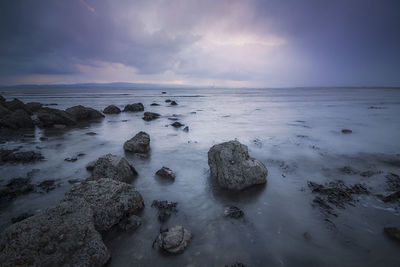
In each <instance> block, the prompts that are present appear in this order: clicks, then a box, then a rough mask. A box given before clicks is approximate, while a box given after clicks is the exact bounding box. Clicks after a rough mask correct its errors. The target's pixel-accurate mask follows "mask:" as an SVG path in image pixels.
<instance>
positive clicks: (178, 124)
mask: <svg viewBox="0 0 400 267" xmlns="http://www.w3.org/2000/svg"><path fill="white" fill-rule="evenodd" d="M184 125H185V124H182V123H180V122H179V121H176V122H174V123H172V124H171V126H173V127H175V128H180V127H182V126H184Z"/></svg>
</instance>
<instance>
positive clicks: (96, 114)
mask: <svg viewBox="0 0 400 267" xmlns="http://www.w3.org/2000/svg"><path fill="white" fill-rule="evenodd" d="M65 111H66V112H67V113H69V114H71V115H72V116H74V118H75V120H77V121H82V120H91V119H100V118H104V115H103V114H101V112H100V111H98V110H95V109H93V108H88V107H84V106H81V105H78V106H74V107H70V108H67V109H66V110H65Z"/></svg>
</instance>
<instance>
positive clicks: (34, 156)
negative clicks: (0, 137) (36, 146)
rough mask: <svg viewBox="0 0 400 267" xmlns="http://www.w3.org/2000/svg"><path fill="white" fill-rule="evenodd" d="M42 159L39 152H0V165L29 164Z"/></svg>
mask: <svg viewBox="0 0 400 267" xmlns="http://www.w3.org/2000/svg"><path fill="white" fill-rule="evenodd" d="M43 159H44V157H43V156H42V154H41V153H40V152H35V151H14V150H0V163H30V162H35V161H39V160H43Z"/></svg>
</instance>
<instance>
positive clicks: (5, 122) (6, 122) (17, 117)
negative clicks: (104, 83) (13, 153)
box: [0, 109, 35, 129]
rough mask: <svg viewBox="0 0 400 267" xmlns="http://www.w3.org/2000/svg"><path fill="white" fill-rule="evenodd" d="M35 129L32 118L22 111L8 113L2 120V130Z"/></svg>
mask: <svg viewBox="0 0 400 267" xmlns="http://www.w3.org/2000/svg"><path fill="white" fill-rule="evenodd" d="M3 113H4V110H3ZM34 127H35V125H34V123H33V120H32V119H31V116H30V115H29V114H28V113H27V112H26V111H25V110H22V109H18V110H16V111H14V112H11V113H7V114H6V115H4V116H3V117H1V118H0V128H10V129H21V128H34Z"/></svg>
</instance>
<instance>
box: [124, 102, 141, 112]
mask: <svg viewBox="0 0 400 267" xmlns="http://www.w3.org/2000/svg"><path fill="white" fill-rule="evenodd" d="M137 111H144V106H143V104H142V103H135V104H128V105H126V106H125V108H124V112H137Z"/></svg>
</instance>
